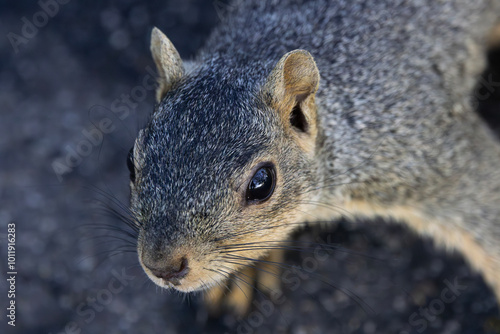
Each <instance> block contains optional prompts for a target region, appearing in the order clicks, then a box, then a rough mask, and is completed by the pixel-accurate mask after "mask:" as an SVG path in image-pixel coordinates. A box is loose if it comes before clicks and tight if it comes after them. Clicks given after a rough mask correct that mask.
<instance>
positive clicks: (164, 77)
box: [151, 27, 184, 102]
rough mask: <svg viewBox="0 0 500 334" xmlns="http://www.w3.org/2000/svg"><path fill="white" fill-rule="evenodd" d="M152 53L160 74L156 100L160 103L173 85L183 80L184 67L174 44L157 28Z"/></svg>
mask: <svg viewBox="0 0 500 334" xmlns="http://www.w3.org/2000/svg"><path fill="white" fill-rule="evenodd" d="M151 53H152V54H153V59H154V61H155V64H156V69H157V71H158V74H159V78H158V84H159V86H158V88H157V89H156V100H157V101H158V102H160V100H161V99H162V98H163V97H164V96H165V94H166V93H167V92H168V91H169V90H170V88H172V85H173V84H174V83H175V82H177V81H178V80H180V79H181V78H182V76H183V75H184V67H183V65H182V59H181V56H179V53H178V52H177V50H176V49H175V47H174V45H173V44H172V42H170V40H169V39H168V38H167V36H165V34H164V33H162V32H161V31H160V29H158V28H156V27H154V28H153V31H152V33H151Z"/></svg>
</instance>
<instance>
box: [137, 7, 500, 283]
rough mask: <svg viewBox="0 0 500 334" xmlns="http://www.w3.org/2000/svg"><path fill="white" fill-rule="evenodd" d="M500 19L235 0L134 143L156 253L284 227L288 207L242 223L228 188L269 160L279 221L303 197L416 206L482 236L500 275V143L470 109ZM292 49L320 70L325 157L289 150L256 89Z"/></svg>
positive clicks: (480, 11)
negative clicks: (275, 170) (279, 182)
mask: <svg viewBox="0 0 500 334" xmlns="http://www.w3.org/2000/svg"><path fill="white" fill-rule="evenodd" d="M499 13H500V1H498V0H479V1H469V0H450V1H436V0H406V1H403V0H399V1H397V0H396V1H361V0H339V1H322V0H317V1H292V0H290V1H260V0H259V1H258V0H254V1H239V2H237V3H236V6H234V8H233V9H232V12H231V13H230V14H229V15H228V18H227V20H226V21H224V22H223V23H222V24H221V25H220V26H219V27H217V28H216V29H215V31H214V32H213V34H212V35H211V37H210V39H209V40H208V41H207V43H206V45H205V47H204V48H203V49H202V50H201V51H200V53H199V55H198V57H196V60H195V63H196V64H197V65H196V66H194V67H193V70H192V71H190V73H188V74H187V75H186V76H185V77H184V78H183V79H182V80H181V81H179V82H178V83H177V85H176V86H175V87H174V88H173V89H172V91H170V92H169V93H168V94H167V96H166V97H165V98H164V100H163V101H162V103H161V104H160V105H159V106H158V109H157V110H156V111H155V113H154V115H153V117H152V120H151V122H150V124H149V125H148V127H147V128H146V130H145V134H144V140H143V141H142V142H140V143H139V142H138V144H137V145H136V149H139V150H140V151H141V152H142V154H144V157H145V159H144V162H143V163H142V164H141V166H139V167H138V169H139V170H138V173H139V174H140V176H139V177H138V179H139V180H138V184H137V185H136V190H135V194H134V191H133V198H136V200H134V201H132V207H133V209H134V211H135V212H136V213H137V215H138V216H141V217H142V221H143V224H144V225H143V231H142V239H143V244H146V245H147V244H148V242H144V240H147V241H151V242H149V244H153V243H160V244H161V245H162V246H161V247H160V248H162V247H163V249H168V248H169V247H175V246H172V245H176V244H178V243H182V242H183V241H182V240H188V239H189V240H191V242H192V244H193V245H195V246H193V247H200V246H199V245H200V244H201V243H203V242H205V243H206V244H209V243H210V242H211V241H210V240H214V238H217V237H221V236H226V235H229V234H230V233H233V232H235V231H238V232H241V231H244V230H245V228H246V229H247V230H250V229H251V228H254V229H255V228H259V227H260V228H262V227H265V226H267V225H269V224H273V223H274V224H276V222H275V221H278V220H276V219H278V218H276V217H280V216H279V215H280V214H281V213H280V214H278V213H276V216H272V217H271V216H265V215H259V214H256V218H255V219H254V220H251V221H246V222H240V221H235V220H234V219H235V218H234V217H236V216H237V215H236V213H237V212H238V210H239V205H240V204H239V199H237V198H235V192H234V191H232V190H231V189H232V188H231V182H232V181H233V180H235V179H237V177H236V176H235V175H242V174H244V172H245V170H246V169H248V168H250V167H251V166H252V164H251V162H252V161H253V160H252V159H255V158H257V157H259V156H263V155H266V154H268V155H269V154H270V155H273V156H275V157H276V160H277V161H278V162H279V164H280V169H281V171H282V173H283V175H284V178H285V181H286V187H287V188H286V190H287V191H286V192H283V193H282V194H281V195H280V196H281V197H280V203H281V207H279V208H278V206H276V208H275V211H280V210H284V209H286V208H288V207H289V206H292V207H293V205H294V203H293V202H294V200H295V199H296V198H298V197H299V194H304V193H305V192H309V193H310V199H314V200H321V201H322V202H325V203H331V204H335V203H337V202H342V201H344V200H345V199H357V200H363V201H366V202H370V203H373V204H374V205H379V206H381V207H390V206H398V205H401V206H418V207H421V208H423V209H422V215H423V216H425V217H429V219H431V218H437V220H439V221H441V222H443V221H449V224H450V225H449V226H450V227H452V228H455V227H457V228H461V229H463V230H465V231H467V232H468V233H470V234H471V235H472V236H473V238H474V240H476V241H477V242H478V243H479V244H480V245H481V247H483V248H484V249H486V250H487V253H488V254H490V255H491V256H492V257H494V258H496V260H497V265H498V266H499V268H500V241H499V240H500V146H499V145H498V143H497V141H496V140H495V139H494V137H493V135H492V134H491V133H490V132H489V130H488V129H487V128H486V127H485V126H484V125H483V124H482V123H481V122H480V121H479V119H478V117H477V116H476V115H475V114H474V113H473V111H472V107H471V106H470V98H471V92H472V89H473V87H474V84H475V83H476V81H477V77H478V75H479V73H480V72H481V71H482V69H483V66H484V52H485V46H486V41H487V39H486V37H487V34H488V31H489V30H490V29H491V28H492V27H493V25H494V23H495V21H496V20H498V19H499V16H500V15H499ZM295 49H305V50H307V51H309V52H310V53H311V54H312V56H313V57H314V59H315V61H316V63H317V66H318V68H319V72H320V75H321V80H320V85H319V90H318V92H317V94H316V104H317V106H318V109H317V114H318V124H317V126H318V131H319V135H318V137H317V139H316V143H317V144H316V152H315V156H314V157H313V158H310V157H308V156H306V155H301V153H300V152H299V151H298V148H297V147H295V146H294V145H293V144H290V143H289V142H288V138H287V136H286V134H285V133H283V131H282V130H281V125H280V123H279V120H278V118H277V117H276V115H275V113H274V112H272V111H271V110H269V108H268V107H267V106H265V105H264V104H263V102H262V99H261V97H260V95H259V94H260V91H261V89H262V86H263V84H264V83H265V81H266V78H267V77H268V75H269V73H270V72H271V70H272V69H273V67H274V66H275V65H276V63H277V62H278V60H279V59H280V58H281V57H282V56H283V55H284V54H285V53H287V52H289V51H292V50H295ZM292 176H293V177H292ZM336 184H337V185H338V186H335V185H336ZM346 184H347V185H346ZM320 189H321V190H320ZM134 196H135V197H134ZM300 196H302V195H300ZM300 198H302V197H300ZM313 210H314V208H311V211H313ZM280 212H281V211H280ZM283 212H285V213H286V211H283ZM333 216H334V215H333V213H332V217H333ZM388 216H390V214H388ZM229 217H231V219H229ZM309 219H312V218H311V216H310V217H309ZM237 224H239V225H238V226H237V227H236V226H235V225H237ZM270 233H271V232H270ZM282 238H283V239H284V238H286V236H285V235H283V237H282ZM179 240H181V241H179ZM153 241H154V242H153ZM169 244H170V245H171V246H168V245H169ZM144 247H146V246H144ZM207 247H208V248H206V249H211V250H212V251H213V250H216V249H217V248H216V247H215V246H207ZM204 249H205V248H204ZM498 272H500V269H499V271H498ZM499 281H500V279H499ZM490 283H492V282H490Z"/></svg>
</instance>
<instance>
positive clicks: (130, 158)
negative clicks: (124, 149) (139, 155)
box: [127, 147, 135, 182]
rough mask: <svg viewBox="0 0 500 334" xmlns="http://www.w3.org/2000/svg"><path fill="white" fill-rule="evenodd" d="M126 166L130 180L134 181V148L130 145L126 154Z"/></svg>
mask: <svg viewBox="0 0 500 334" xmlns="http://www.w3.org/2000/svg"><path fill="white" fill-rule="evenodd" d="M127 167H128V171H129V172H130V181H132V182H135V165H134V148H133V147H132V148H131V149H130V151H128V155H127Z"/></svg>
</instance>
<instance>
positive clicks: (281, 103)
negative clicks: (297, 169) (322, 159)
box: [262, 50, 320, 152]
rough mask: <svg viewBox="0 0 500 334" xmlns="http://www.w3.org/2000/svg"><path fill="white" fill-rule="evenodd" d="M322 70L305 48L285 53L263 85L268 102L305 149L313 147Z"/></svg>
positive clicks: (311, 149) (264, 95) (312, 148)
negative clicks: (316, 95) (317, 92)
mask: <svg viewBox="0 0 500 334" xmlns="http://www.w3.org/2000/svg"><path fill="white" fill-rule="evenodd" d="M319 79H320V76H319V71H318V68H317V66H316V63H315V61H314V59H313V57H312V56H311V54H310V53H309V52H307V51H305V50H294V51H291V52H288V53H286V54H285V55H284V56H283V57H281V59H280V60H279V61H278V63H277V64H276V66H275V67H274V69H273V70H272V72H271V74H270V75H269V76H268V77H267V80H266V83H265V84H264V87H263V91H262V93H263V98H264V101H265V103H266V104H267V105H268V106H269V107H271V108H272V109H274V110H276V112H278V113H279V115H280V118H281V120H282V122H283V124H284V125H285V128H286V129H287V131H289V132H290V133H291V134H292V135H293V136H294V137H295V138H296V139H297V141H298V144H299V145H300V146H301V147H302V148H304V150H306V151H309V152H311V151H314V144H315V140H316V135H317V126H316V119H317V117H316V104H315V102H314V98H315V94H316V91H317V90H318V87H319Z"/></svg>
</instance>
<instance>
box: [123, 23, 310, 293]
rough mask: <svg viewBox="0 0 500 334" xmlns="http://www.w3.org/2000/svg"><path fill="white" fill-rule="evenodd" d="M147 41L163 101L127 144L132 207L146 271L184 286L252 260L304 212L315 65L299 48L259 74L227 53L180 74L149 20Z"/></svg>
mask: <svg viewBox="0 0 500 334" xmlns="http://www.w3.org/2000/svg"><path fill="white" fill-rule="evenodd" d="M151 49H152V53H153V58H154V60H155V63H156V66H157V68H158V73H159V81H160V82H159V87H158V92H157V97H158V99H159V102H160V103H159V105H158V106H157V109H156V110H155V112H154V113H153V115H152V117H151V120H150V122H149V124H148V125H147V127H146V128H144V129H143V130H141V131H140V132H139V135H138V137H137V139H136V142H135V145H134V147H133V150H132V151H131V154H130V155H129V159H130V164H129V167H130V168H131V210H132V212H133V214H134V215H135V218H136V220H137V221H138V224H139V225H140V226H139V229H140V233H139V237H138V254H139V260H140V263H141V265H142V267H143V268H144V270H145V272H146V273H147V274H148V276H149V277H150V278H151V279H152V280H153V281H154V282H155V283H156V284H158V285H160V286H163V287H167V286H169V287H170V286H174V287H175V288H177V289H178V290H180V291H185V292H188V291H194V290H199V289H203V288H208V287H210V286H213V285H215V284H217V283H219V282H220V281H222V280H225V279H226V278H227V276H228V275H229V274H231V273H234V272H235V271H237V270H238V269H239V268H241V267H242V266H245V265H250V264H251V262H252V259H257V258H259V257H260V256H262V255H263V254H264V253H265V249H266V248H268V247H269V246H272V245H273V243H274V242H279V241H281V240H283V239H284V238H286V237H287V236H288V234H289V233H290V231H291V230H293V229H294V228H295V227H296V226H297V224H299V223H302V222H303V221H305V220H306V219H307V216H305V213H304V211H305V210H307V209H306V208H307V207H308V205H309V204H308V203H309V202H308V201H309V200H310V199H311V198H312V197H311V192H314V190H316V189H315V188H316V187H317V167H316V166H317V163H316V160H315V155H316V146H317V145H316V142H317V141H318V128H317V124H316V105H315V101H314V96H315V93H316V91H317V89H318V85H319V72H318V69H317V67H316V64H315V62H314V60H313V58H312V56H311V55H310V54H309V53H308V52H307V51H304V50H295V51H291V52H289V53H287V54H285V55H284V56H283V57H282V58H281V59H280V60H279V61H278V62H277V63H275V66H274V68H273V69H272V70H269V69H263V70H262V71H261V72H262V73H263V74H262V75H260V77H259V78H258V79H253V80H247V79H246V78H245V77H242V76H241V72H238V71H233V70H231V69H230V68H228V67H227V65H224V61H223V59H215V60H213V61H212V62H211V63H209V64H205V65H202V66H200V67H199V68H197V69H196V70H195V71H194V72H192V73H188V74H186V71H185V70H184V68H183V63H182V60H181V58H180V57H179V54H178V53H177V51H176V50H175V48H174V47H173V45H172V43H171V42H170V41H169V40H168V39H167V37H165V35H163V34H162V33H161V32H160V31H159V30H158V29H156V28H155V29H154V30H153V34H152V41H151ZM221 64H222V65H221ZM257 73H260V72H257Z"/></svg>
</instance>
